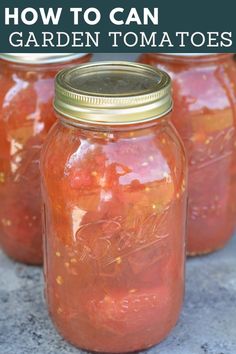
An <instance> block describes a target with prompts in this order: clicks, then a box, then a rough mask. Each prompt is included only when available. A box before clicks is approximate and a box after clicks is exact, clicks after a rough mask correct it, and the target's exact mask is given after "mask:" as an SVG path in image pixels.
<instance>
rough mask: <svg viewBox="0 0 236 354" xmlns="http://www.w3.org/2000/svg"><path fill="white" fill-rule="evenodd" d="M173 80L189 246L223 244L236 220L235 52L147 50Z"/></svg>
mask: <svg viewBox="0 0 236 354" xmlns="http://www.w3.org/2000/svg"><path fill="white" fill-rule="evenodd" d="M140 62H142V63H148V64H152V65H154V66H155V67H158V68H161V69H163V70H166V71H167V72H168V73H169V74H170V76H171V78H172V80H173V96H174V97H173V98H174V114H173V116H172V121H173V123H174V125H175V127H176V128H177V130H178V132H179V133H180V135H181V137H182V139H183V141H184V144H185V147H186V151H187V155H188V160H189V212H188V228H187V240H188V242H187V251H188V254H189V255H197V254H204V253H209V252H212V251H215V250H217V249H219V248H222V247H223V246H224V245H225V244H226V243H227V241H228V240H229V239H230V238H231V236H232V234H233V230H234V227H235V223H236V139H235V126H236V65H235V62H234V60H233V54H211V55H209V54H206V55H200V54H199V55H196V54H195V55H193V54H192V55H191V54H186V55H162V54H161V55H157V54H144V55H142V56H141V58H140Z"/></svg>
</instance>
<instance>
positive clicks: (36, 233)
mask: <svg viewBox="0 0 236 354" xmlns="http://www.w3.org/2000/svg"><path fill="white" fill-rule="evenodd" d="M90 58H91V55H87V54H72V53H70V54H69V53H68V54H67V53H66V54H65V53H64V54H2V55H1V57H0V83H1V90H0V245H1V248H2V249H3V250H4V251H5V252H6V253H7V254H8V255H9V256H10V257H12V258H13V259H14V260H16V261H20V262H24V263H28V264H41V263H42V228H41V196H40V174H39V155H40V150H41V145H42V143H43V141H44V139H45V137H46V135H47V132H48V130H49V128H50V127H51V126H52V124H53V123H54V122H55V114H54V111H53V104H52V102H53V97H54V77H55V75H56V73H57V72H58V71H59V70H61V69H63V68H65V67H68V66H71V65H75V64H82V63H84V62H87V61H89V60H90Z"/></svg>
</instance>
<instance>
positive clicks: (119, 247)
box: [41, 62, 186, 353]
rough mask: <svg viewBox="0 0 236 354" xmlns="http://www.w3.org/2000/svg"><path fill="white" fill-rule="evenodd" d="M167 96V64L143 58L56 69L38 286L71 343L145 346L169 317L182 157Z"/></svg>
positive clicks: (177, 291) (179, 250)
mask: <svg viewBox="0 0 236 354" xmlns="http://www.w3.org/2000/svg"><path fill="white" fill-rule="evenodd" d="M171 107H172V102H171V94H170V78H169V76H168V75H167V74H166V73H164V72H161V71H158V70H156V69H154V68H152V67H149V66H146V65H139V64H134V63H126V62H104V63H94V64H87V65H83V66H81V67H75V68H73V69H70V70H65V71H62V72H61V73H60V74H59V75H58V76H57V79H56V100H55V109H56V111H57V113H58V123H57V124H56V125H55V126H54V127H53V129H52V130H51V131H50V133H49V136H48V138H47V140H46V143H45V145H44V148H43V152H42V160H41V172H42V191H43V201H44V213H45V237H44V251H45V280H46V294H47V300H48V306H49V312H50V314H51V317H52V319H53V321H54V323H55V325H56V327H57V329H58V330H59V332H60V333H61V334H62V335H63V337H64V338H66V339H67V340H68V341H70V342H71V343H73V344H74V345H76V346H78V347H81V348H84V349H88V350H92V351H99V352H108V353H111V352H119V353H120V352H127V351H134V350H138V349H141V348H147V347H150V346H152V345H154V344H155V343H158V342H160V341H161V340H162V339H163V338H164V337H165V336H166V335H167V334H168V333H169V331H170V330H171V328H172V327H173V326H174V325H175V323H176V321H177V319H178V316H179V312H180V308H181V304H182V298H183V289H184V258H185V257H184V254H185V247H184V245H185V218H186V160H185V154H184V150H183V146H182V144H181V142H180V140H179V138H178V136H177V135H176V131H175V129H174V128H173V126H172V125H171V124H170V121H169V112H170V110H171Z"/></svg>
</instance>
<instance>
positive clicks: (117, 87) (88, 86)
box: [54, 61, 172, 125]
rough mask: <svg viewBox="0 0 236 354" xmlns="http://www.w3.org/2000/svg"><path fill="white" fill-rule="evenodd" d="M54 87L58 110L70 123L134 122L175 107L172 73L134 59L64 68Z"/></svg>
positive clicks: (148, 118) (152, 117) (161, 114)
mask: <svg viewBox="0 0 236 354" xmlns="http://www.w3.org/2000/svg"><path fill="white" fill-rule="evenodd" d="M55 90H56V95H55V101H54V107H55V110H56V112H58V113H59V114H60V115H62V116H63V117H64V118H63V117H62V119H66V120H67V121H68V119H69V121H70V122H71V124H76V122H77V124H79V123H80V122H85V123H93V124H103V125H119V124H133V123H139V122H144V121H149V120H153V119H157V118H160V117H162V116H164V115H165V114H167V113H168V112H169V111H170V110H171V109H172V98H171V80H170V77H169V75H168V74H167V73H165V72H164V71H161V70H158V69H156V68H154V67H151V66H149V65H143V64H137V63H131V62H122V61H121V62H118V61H117V62H116V61H115V62H96V63H88V64H83V65H80V66H77V67H74V68H70V69H65V70H62V71H60V72H59V74H58V75H57V77H56V87H55Z"/></svg>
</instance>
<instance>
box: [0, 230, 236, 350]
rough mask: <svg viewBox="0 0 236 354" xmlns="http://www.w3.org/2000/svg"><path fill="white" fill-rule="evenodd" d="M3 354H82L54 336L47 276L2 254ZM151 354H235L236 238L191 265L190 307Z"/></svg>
mask: <svg viewBox="0 0 236 354" xmlns="http://www.w3.org/2000/svg"><path fill="white" fill-rule="evenodd" d="M0 269H1V271H0V354H28V353H30V354H32V353H33V354H79V353H83V352H82V351H79V350H77V349H75V348H73V347H72V346H70V345H69V344H67V343H66V342H65V341H64V340H63V339H62V338H60V336H59V335H58V334H57V333H56V332H55V330H54V328H53V326H52V324H51V322H50V320H49V318H48V315H47V311H46V308H45V304H44V300H43V293H42V280H43V279H42V272H41V269H40V268H37V267H27V266H23V265H19V264H16V263H13V262H12V261H10V260H9V259H8V258H7V257H5V256H4V255H3V254H2V253H0ZM143 353H148V354H154V353H156V354H159V353H160V354H204V353H206V354H236V237H234V239H233V240H232V242H231V243H230V244H229V245H228V246H227V247H226V248H225V249H224V250H222V251H219V252H217V253H214V254H212V255H210V256H205V257H201V258H196V259H190V260H188V262H187V284H186V299H185V306H184V309H183V311H182V316H181V319H180V321H179V323H178V325H177V327H176V328H175V330H174V331H173V332H172V333H171V335H170V336H169V338H168V339H167V340H166V341H164V342H162V343H161V344H160V345H159V346H157V347H155V348H152V349H150V350H149V351H147V352H143Z"/></svg>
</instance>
